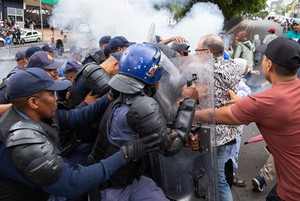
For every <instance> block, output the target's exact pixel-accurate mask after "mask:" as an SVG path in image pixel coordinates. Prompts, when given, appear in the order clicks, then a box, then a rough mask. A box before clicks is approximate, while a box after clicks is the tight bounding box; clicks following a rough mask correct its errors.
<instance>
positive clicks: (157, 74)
mask: <svg viewBox="0 0 300 201" xmlns="http://www.w3.org/2000/svg"><path fill="white" fill-rule="evenodd" d="M165 70H166V71H167V72H168V73H170V74H171V75H174V76H177V75H179V71H178V69H177V68H176V67H175V66H174V64H173V63H172V62H171V61H170V60H169V59H168V58H167V57H166V56H165V54H164V53H163V52H162V51H160V49H158V48H157V47H155V46H153V45H150V44H134V45H131V46H129V47H128V48H127V49H126V50H125V51H124V52H123V55H122V56H121V58H120V61H119V73H118V74H117V75H115V76H113V77H112V78H111V79H110V81H109V83H108V85H109V86H110V87H111V88H112V89H115V90H117V91H119V92H122V93H127V94H136V93H139V92H141V91H144V92H145V90H146V91H147V92H146V94H147V95H148V94H150V93H148V91H149V90H150V91H152V92H151V95H153V93H154V90H155V89H154V87H153V85H154V84H155V83H157V82H158V81H159V80H160V78H161V76H162V74H163V73H164V71H165ZM151 87H152V88H151Z"/></svg>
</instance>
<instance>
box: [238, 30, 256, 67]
mask: <svg viewBox="0 0 300 201" xmlns="http://www.w3.org/2000/svg"><path fill="white" fill-rule="evenodd" d="M253 52H254V46H253V44H252V43H251V41H250V40H248V39H247V32H246V31H240V32H239V33H238V34H237V37H236V48H235V50H234V55H233V58H234V59H236V58H242V59H246V60H247V64H248V68H249V71H252V70H253V67H254V65H253V64H254V60H253Z"/></svg>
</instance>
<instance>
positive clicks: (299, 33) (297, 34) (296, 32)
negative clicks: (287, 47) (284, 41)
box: [285, 18, 300, 42]
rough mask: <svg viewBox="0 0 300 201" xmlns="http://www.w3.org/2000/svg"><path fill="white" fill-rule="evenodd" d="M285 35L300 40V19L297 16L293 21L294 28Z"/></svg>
mask: <svg viewBox="0 0 300 201" xmlns="http://www.w3.org/2000/svg"><path fill="white" fill-rule="evenodd" d="M285 37H287V38H291V39H293V40H295V41H298V42H299V39H300V19H299V18H295V19H294V20H293V22H292V30H290V31H289V32H287V33H286V34H285Z"/></svg>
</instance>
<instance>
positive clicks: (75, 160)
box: [0, 20, 300, 201]
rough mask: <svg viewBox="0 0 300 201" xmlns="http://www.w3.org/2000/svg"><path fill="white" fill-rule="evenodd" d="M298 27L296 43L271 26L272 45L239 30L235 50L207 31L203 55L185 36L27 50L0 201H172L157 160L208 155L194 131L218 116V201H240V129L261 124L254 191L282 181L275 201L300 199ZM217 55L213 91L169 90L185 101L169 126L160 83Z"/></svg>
mask: <svg viewBox="0 0 300 201" xmlns="http://www.w3.org/2000/svg"><path fill="white" fill-rule="evenodd" d="M299 24H300V22H298V21H297V20H294V21H293V23H292V27H293V30H291V31H290V32H288V33H287V34H286V35H285V36H286V37H279V36H276V34H275V29H274V28H269V29H268V33H269V34H268V35H267V36H266V37H265V38H264V40H263V41H262V44H261V41H260V39H259V36H258V35H255V37H254V40H253V41H252V42H251V41H250V40H249V39H248V38H249V36H248V33H247V32H246V31H240V32H239V33H238V34H237V35H236V36H235V39H234V41H235V44H234V47H235V48H234V49H233V48H231V49H226V48H225V47H224V41H223V39H222V37H221V36H219V35H215V34H208V35H205V36H202V37H201V38H200V39H199V42H198V44H197V48H196V49H195V52H196V55H192V54H191V53H190V52H191V51H190V49H189V48H190V44H189V42H188V40H186V38H184V37H182V36H176V37H170V38H167V39H162V38H161V37H160V36H156V37H155V39H154V40H155V41H153V42H151V43H135V42H129V41H128V40H127V39H126V38H125V37H124V36H115V37H111V36H102V37H101V38H100V40H99V48H98V49H97V50H95V51H93V52H89V53H88V55H87V56H86V57H85V58H84V59H82V49H81V47H79V46H72V47H71V48H70V55H69V56H68V57H67V58H65V60H61V59H62V55H63V52H64V47H63V42H62V41H61V40H60V39H58V40H56V42H55V39H54V37H53V36H52V37H51V40H50V41H49V43H47V44H45V45H44V46H43V47H42V48H40V47H38V46H32V47H29V48H28V49H27V50H26V51H20V52H18V53H17V54H16V57H15V58H16V62H17V65H16V67H15V68H13V69H12V71H11V72H10V73H9V74H8V75H7V76H6V77H5V78H4V80H3V82H2V84H1V91H0V104H1V105H0V115H1V119H0V187H1V188H0V200H2V199H3V200H10V201H12V200H14V201H17V200H57V199H58V200H73V199H76V200H92V201H93V200H169V199H171V198H170V197H168V195H167V194H166V192H165V191H164V190H165V188H164V186H158V185H157V183H156V180H155V178H153V175H151V171H150V172H149V168H150V169H151V167H152V166H153V164H152V163H153V160H151V158H152V157H153V156H152V155H153V154H154V153H157V152H159V154H161V155H163V156H164V157H172V156H176V155H177V154H178V153H180V152H181V151H182V149H183V148H187V149H189V151H190V150H192V151H197V150H199V149H200V144H201V143H200V142H201V140H204V139H201V138H199V135H198V134H197V133H193V132H192V130H193V129H192V122H193V121H197V122H201V123H202V125H210V124H213V123H214V121H215V123H217V126H216V127H215V140H216V147H214V148H216V158H215V160H216V163H215V165H216V167H210V168H211V170H210V171H213V170H214V169H215V171H216V173H217V177H218V179H217V184H216V185H218V187H217V189H218V193H217V196H218V199H219V200H220V201H232V200H233V196H232V192H231V186H232V185H236V186H239V187H243V186H245V183H246V181H245V180H244V179H242V178H240V177H239V176H238V175H235V173H234V168H238V153H239V148H240V144H241V141H242V135H243V127H242V126H241V125H243V124H244V125H247V124H249V123H251V122H255V123H256V124H257V126H258V129H259V130H260V132H261V133H262V135H263V137H264V139H265V141H266V144H267V146H268V148H269V150H270V152H271V155H270V157H269V159H268V162H267V163H266V164H265V166H264V167H263V168H262V169H261V171H260V173H259V174H258V175H257V176H255V177H254V178H253V179H252V185H253V187H254V188H255V189H257V190H258V191H262V190H263V188H264V186H265V185H266V182H267V181H269V180H270V179H274V178H276V179H277V184H276V185H275V186H274V188H273V189H272V191H271V192H270V193H269V195H268V197H267V198H266V200H267V201H273V200H274V201H275V200H276V201H277V200H291V201H293V200H295V201H296V200H297V199H298V197H300V191H299V189H300V186H299V180H300V179H299V168H298V166H299V165H298V164H299V163H298V162H299V160H300V158H299V154H300V150H299V142H298V136H297V135H299V134H300V133H299V129H298V125H299V123H300V122H299V119H300V118H299V115H300V111H299V107H298V106H297V103H298V102H299V98H298V96H297V94H298V91H299V85H300V83H299V79H298V78H297V73H298V71H299V70H298V69H299V66H300V45H299V43H298V39H299V38H300V34H298V32H299V31H300V29H299V31H298V26H300V25H299ZM298 35H299V37H298ZM291 39H293V40H291ZM294 40H296V41H294ZM207 55H211V57H210V58H211V59H212V62H211V65H212V68H213V77H212V79H213V89H211V91H209V89H207V88H206V87H207V86H206V87H203V86H201V87H200V86H198V85H195V84H193V83H192V84H189V85H188V86H185V84H179V83H176V84H175V85H172V84H170V83H169V85H170V87H174V88H175V87H177V88H176V93H178V94H179V95H178V97H176V100H174V101H175V102H176V103H179V104H177V105H176V115H175V118H173V119H172V121H173V123H172V124H171V125H170V123H169V122H168V121H169V119H168V118H169V117H168V118H167V116H168V115H167V114H166V112H165V108H164V107H163V106H162V105H163V104H162V101H170V100H165V99H166V97H165V98H164V99H161V98H159V96H160V95H161V94H159V93H157V92H159V83H160V81H161V80H168V79H167V78H168V77H171V78H170V80H172V79H174V78H172V76H176V73H179V74H180V70H182V69H180V68H178V69H177V68H176V66H173V65H170V62H171V61H170V59H183V61H185V60H184V59H188V58H189V57H191V58H192V57H197V56H198V57H201V58H202V57H205V56H207ZM279 55H280V56H279ZM260 62H262V71H259V69H258V66H259V64H260ZM260 73H263V74H264V76H265V78H266V80H267V83H268V85H269V87H268V88H266V90H265V91H263V92H260V93H256V94H254V93H253V91H252V90H253V89H255V87H257V86H256V85H253V83H251V82H250V80H251V77H252V76H257V75H259V74H260ZM207 75H208V74H207ZM265 85H267V84H265V83H264V85H263V86H265ZM203 89H205V90H204V91H203ZM209 92H211V93H213V94H212V95H213V100H214V103H213V104H214V108H205V109H203V108H201V109H199V107H197V108H196V105H197V102H198V104H199V102H200V105H201V101H204V102H205V101H207V98H206V96H208V94H209ZM228 105H229V106H228ZM290 106H294V107H293V108H292V109H291V107H290ZM283 114H284V115H283ZM278 122H284V123H285V124H286V126H282V125H281V124H278ZM200 155H201V154H200ZM175 158H176V157H175ZM156 162H158V161H156ZM157 171H158V170H157ZM167 171H171V170H167ZM191 182H192V183H193V182H195V181H193V179H191ZM193 184H194V185H195V183H193ZM207 185H208V184H207ZM194 188H196V187H194ZM197 188H200V187H199V186H197ZM203 189H205V187H203ZM200 191H201V190H200ZM20 192H22V193H20ZM194 193H195V192H194ZM206 193H207V192H206ZM195 194H197V193H195ZM204 194H205V193H204ZM197 196H200V195H198V194H197ZM197 196H196V197H197ZM197 198H198V197H197Z"/></svg>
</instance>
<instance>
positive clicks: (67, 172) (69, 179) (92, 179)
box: [0, 96, 126, 198]
mask: <svg viewBox="0 0 300 201" xmlns="http://www.w3.org/2000/svg"><path fill="white" fill-rule="evenodd" d="M108 104H109V101H108V99H107V96H104V97H102V98H100V99H98V100H97V101H96V102H95V103H93V104H91V105H89V106H87V107H85V108H83V109H81V110H79V109H75V110H71V111H70V127H71V128H76V127H80V126H83V125H86V122H89V121H92V120H93V119H94V118H96V117H97V115H99V114H101V113H103V112H104V111H105V109H106V107H107V105H108ZM17 112H18V114H19V115H20V118H23V119H26V118H28V117H27V116H26V115H24V114H23V113H21V112H19V111H17ZM65 112H66V111H64V110H57V115H58V117H59V120H60V123H61V122H63V121H64V120H65V119H64V118H65ZM3 117H4V116H3ZM125 162H126V161H125V158H124V157H123V155H122V154H121V153H119V152H117V153H115V154H114V155H113V156H112V157H110V158H108V159H105V160H102V161H100V162H99V163H96V164H94V165H90V166H87V167H82V168H79V169H74V168H73V167H71V166H70V165H69V164H68V163H66V162H65V163H64V164H63V168H62V171H61V174H60V176H59V178H58V179H57V180H56V181H55V182H54V183H52V184H50V185H47V186H42V187H39V186H36V185H35V184H33V183H32V182H31V181H29V180H28V179H27V178H26V177H25V176H24V174H23V173H22V172H21V171H20V170H19V169H18V168H16V166H15V165H14V163H13V161H12V158H11V155H10V153H9V152H8V150H7V149H6V148H5V147H4V144H3V143H2V142H0V184H1V183H2V184H3V183H5V182H7V181H15V182H19V183H22V184H25V185H26V186H30V187H32V188H41V189H42V190H44V191H46V192H48V193H50V194H54V195H60V196H64V197H76V196H78V195H81V194H83V193H85V192H87V191H88V190H90V189H92V188H93V187H95V186H97V185H98V184H100V183H102V182H104V181H105V180H107V179H108V178H109V177H110V176H111V175H112V174H113V173H114V172H115V171H116V170H117V169H119V168H120V167H122V166H124V165H125ZM41 176H42V175H41ZM1 193H2V192H1V190H0V198H1ZM16 193H17V192H16Z"/></svg>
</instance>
